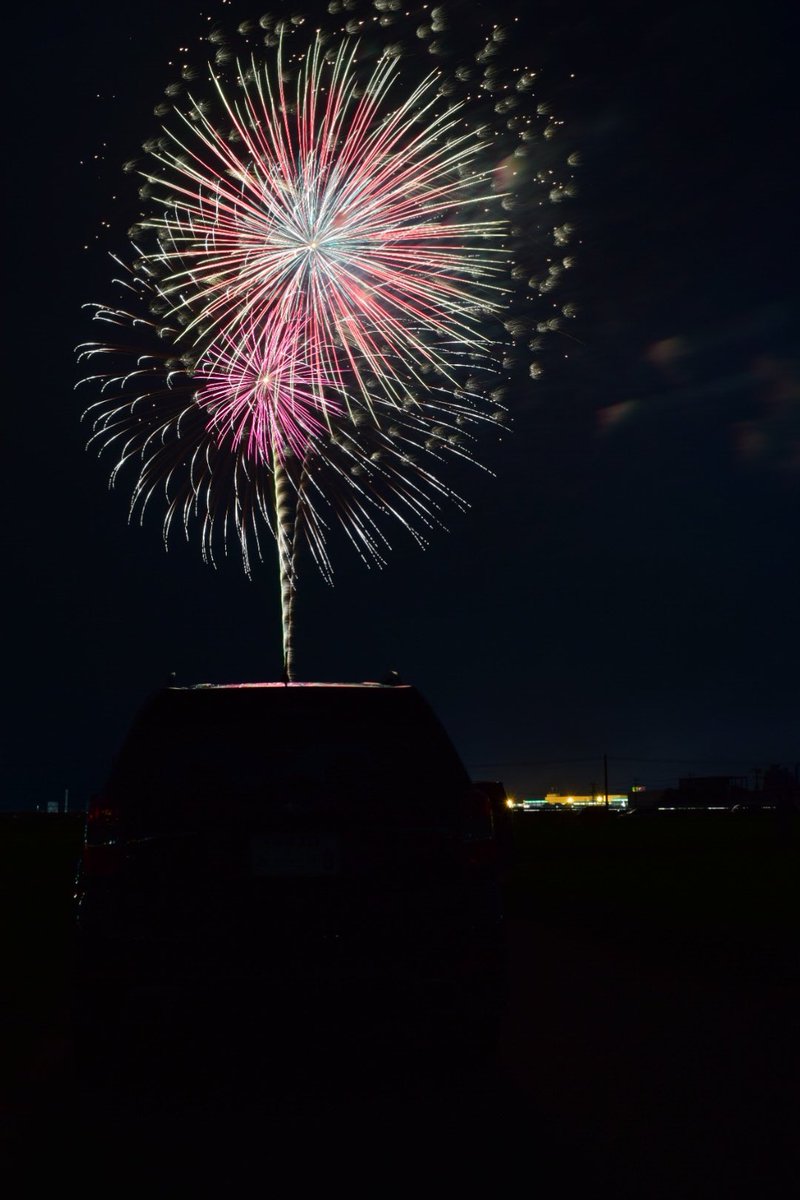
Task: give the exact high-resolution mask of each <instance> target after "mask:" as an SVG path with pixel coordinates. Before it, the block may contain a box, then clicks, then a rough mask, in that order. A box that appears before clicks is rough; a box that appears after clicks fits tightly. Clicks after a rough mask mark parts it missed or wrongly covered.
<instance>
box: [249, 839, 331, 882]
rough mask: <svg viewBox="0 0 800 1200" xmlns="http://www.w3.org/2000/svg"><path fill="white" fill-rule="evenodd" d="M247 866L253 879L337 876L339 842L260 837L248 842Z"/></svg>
mask: <svg viewBox="0 0 800 1200" xmlns="http://www.w3.org/2000/svg"><path fill="white" fill-rule="evenodd" d="M250 866H251V868H252V871H253V874H254V875H259V876H267V877H273V878H284V879H285V878H297V877H302V876H320V875H338V873H339V869H340V853H339V841H338V838H335V837H316V838H312V837H310V838H299V837H298V838H287V837H285V836H283V837H282V836H280V835H277V836H273V835H271V834H261V835H259V836H257V837H254V838H253V839H252V840H251V842H250Z"/></svg>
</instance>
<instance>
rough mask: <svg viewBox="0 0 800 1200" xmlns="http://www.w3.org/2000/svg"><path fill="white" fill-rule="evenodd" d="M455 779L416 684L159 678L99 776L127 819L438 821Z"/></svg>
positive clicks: (458, 774) (459, 777)
mask: <svg viewBox="0 0 800 1200" xmlns="http://www.w3.org/2000/svg"><path fill="white" fill-rule="evenodd" d="M467 786H468V778H467V774H466V771H465V769H464V767H463V764H462V763H461V761H460V759H459V756H458V754H457V753H456V751H455V749H454V747H453V745H452V743H451V742H450V740H449V738H448V736H447V734H446V733H445V731H444V729H443V728H442V726H441V725H440V723H439V722H438V720H437V719H436V717H435V716H434V714H433V712H432V710H431V709H430V708H429V706H428V705H427V704H426V703H425V701H424V700H423V699H422V697H421V696H420V695H419V693H417V692H416V691H415V690H414V689H411V688H391V689H390V688H386V689H381V688H368V687H364V688H358V687H344V686H341V687H327V688H326V687H316V688H315V687H311V686H309V687H302V686H301V687H297V686H295V687H290V688H280V687H262V688H258V687H251V688H246V687H243V688H209V689H202V688H198V689H186V690H181V689H168V690H167V691H165V692H163V693H161V694H160V695H159V696H157V697H156V698H155V699H154V700H153V701H152V702H151V703H150V704H149V705H148V706H147V707H146V708H145V710H144V711H143V712H142V714H141V716H140V718H139V719H138V721H137V722H136V723H135V725H134V727H133V729H132V731H131V733H130V735H129V737H128V739H127V741H126V743H125V745H124V746H123V749H122V752H121V754H120V756H119V758H118V760H117V764H116V767H115V769H114V771H113V774H112V778H111V781H110V787H111V791H112V793H113V794H114V796H115V799H116V801H117V803H121V805H122V808H123V812H124V814H125V817H126V819H127V821H128V823H131V824H133V825H144V826H147V827H164V826H169V825H172V824H174V823H178V824H185V823H186V822H187V821H189V823H193V822H194V821H197V820H204V821H208V820H211V821H214V820H218V819H219V820H223V821H224V820H226V819H227V820H236V819H242V820H254V819H256V820H257V819H259V818H264V817H265V816H269V814H270V810H275V812H278V811H293V812H295V813H302V812H303V811H306V812H307V813H308V814H309V815H316V816H318V817H319V816H324V815H325V814H330V815H336V816H339V817H341V816H348V815H349V816H351V817H358V818H359V819H360V820H362V821H368V822H370V823H378V824H381V823H391V824H393V825H396V824H398V823H401V824H403V823H409V824H418V823H420V822H421V821H422V822H425V823H431V822H433V823H440V822H442V821H449V820H450V819H452V817H453V816H454V813H455V809H454V804H455V803H456V802H457V797H458V796H459V795H460V794H461V793H463V790H464V789H465V788H466V787H467Z"/></svg>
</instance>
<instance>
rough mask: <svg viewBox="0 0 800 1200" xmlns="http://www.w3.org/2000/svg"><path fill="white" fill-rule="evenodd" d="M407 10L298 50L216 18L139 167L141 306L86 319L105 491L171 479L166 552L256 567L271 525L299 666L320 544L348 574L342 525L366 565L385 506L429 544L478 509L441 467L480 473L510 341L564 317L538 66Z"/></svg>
mask: <svg viewBox="0 0 800 1200" xmlns="http://www.w3.org/2000/svg"><path fill="white" fill-rule="evenodd" d="M399 9H400V5H399V0H375V3H374V4H373V5H372V6H371V7H369V8H367V7H362V8H360V9H359V8H357V7H356V3H355V0H346V3H345V4H344V5H343V4H340V3H339V2H338V0H333V3H331V4H330V5H329V13H330V15H331V20H330V22H329V24H330V28H328V29H317V30H316V31H314V32H313V33H312V34H311V35H310V36H305V37H304V31H303V29H302V26H303V23H304V22H303V19H302V18H300V17H298V16H295V17H292V18H291V19H280V18H277V19H276V18H273V17H271V16H264V17H262V18H260V19H259V20H258V21H248V22H243V23H242V24H241V25H240V26H239V27H238V30H237V31H236V33H235V34H232V35H227V34H225V33H224V32H223V31H222V30H219V29H216V28H215V29H212V31H211V32H210V34H209V35H208V39H207V42H206V51H207V52H208V51H210V54H211V57H212V61H211V62H210V63H209V62H206V65H205V67H204V68H203V69H198V68H197V67H195V66H194V65H192V64H190V63H188V62H184V64H183V66H182V70H181V79H180V80H179V81H175V82H173V83H171V84H170V85H168V87H167V88H166V96H167V99H166V100H164V101H162V102H160V103H159V105H158V106H157V109H156V114H157V115H158V116H159V117H160V118H162V119H163V120H164V124H163V127H162V131H161V133H160V134H159V135H158V136H157V137H154V138H153V139H151V140H150V141H148V142H147V143H145V146H144V149H145V152H146V155H147V157H146V159H145V160H144V161H143V162H142V163H134V164H129V166H130V167H132V168H133V169H135V170H136V171H137V172H138V174H139V176H140V177H141V179H142V183H141V185H140V192H139V195H140V197H141V199H142V200H143V201H144V202H145V209H144V211H143V212H142V213H141V214H140V216H139V219H138V220H137V222H136V225H135V226H134V227H133V229H132V230H131V243H132V249H131V251H130V252H129V254H128V256H127V258H126V259H125V260H119V259H118V261H119V262H120V266H121V268H122V274H121V278H120V279H118V281H117V282H118V283H119V284H120V286H121V287H122V288H123V289H124V291H125V293H126V300H125V302H124V303H122V304H120V305H110V306H106V305H94V306H91V307H92V308H93V313H94V316H95V318H96V319H98V320H100V321H103V322H107V323H110V324H111V325H114V326H116V327H117V330H118V333H119V337H118V339H117V340H114V341H111V340H105V341H99V342H92V343H88V344H86V345H84V346H83V347H81V358H82V360H83V361H89V362H91V363H92V367H91V371H92V373H91V374H89V375H88V376H87V378H86V380H84V381H82V382H87V381H88V382H94V383H95V384H97V385H98V386H99V388H100V397H99V399H98V400H97V401H96V402H95V403H94V404H92V405H91V406H90V407H89V409H88V410H87V415H88V417H89V418H90V419H91V421H92V436H91V439H90V444H91V445H94V446H96V447H98V448H99V449H100V450H102V451H109V452H111V453H113V454H114V455H115V456H116V462H115V465H114V468H113V471H112V482H113V481H114V480H115V479H116V478H117V476H118V474H119V473H120V471H121V470H123V469H124V468H127V466H128V464H135V470H136V478H135V482H134V486H133V494H132V504H131V511H132V512H138V513H139V515H140V518H141V516H142V515H143V513H144V510H145V508H146V507H147V506H148V504H149V502H150V500H151V499H152V498H153V496H154V495H156V494H158V493H160V494H161V495H162V496H163V497H165V499H166V516H165V519H164V535H165V539H166V537H167V536H168V534H169V531H170V528H171V526H172V525H173V523H174V521H175V520H176V519H178V520H179V521H180V523H181V524H182V525H183V527H184V530H185V531H186V533H187V536H188V535H189V534H190V530H191V527H192V526H193V525H194V524H199V527H200V533H201V544H202V548H203V553H204V555H205V557H206V558H207V559H209V560H212V561H213V559H214V548H215V545H217V544H218V543H219V541H220V540H221V541H222V543H223V544H224V543H225V542H226V540H227V538H228V535H229V534H230V535H234V534H235V536H236V538H237V540H238V543H239V545H240V547H241V551H242V555H243V560H244V565H245V569H246V570H247V571H248V572H250V570H251V568H252V563H253V555H254V553H255V555H256V557H258V558H260V557H262V540H263V532H264V531H265V530H269V531H270V532H271V535H272V536H273V537H274V539H275V541H276V543H277V550H278V563H279V570H280V580H281V599H282V620H283V647H284V675H285V677H286V678H287V679H288V678H291V674H292V669H293V662H292V657H293V650H292V645H293V639H292V608H293V600H294V594H295V590H296V577H297V557H298V555H297V551H298V546H299V544H300V541H301V540H302V541H304V542H305V543H306V544H307V545H308V547H309V548H310V550H311V553H312V555H313V557H314V559H315V561H316V563H317V565H318V567H319V568H320V570H321V571H322V573H323V575H324V576H325V577H326V578H327V579H328V580H329V581H330V580H331V579H332V564H331V559H330V556H329V552H328V542H329V534H330V526H331V522H332V520H336V521H338V523H340V524H341V527H342V528H343V529H344V531H345V532H346V533H347V535H348V536H349V537H350V539H351V541H352V542H353V543H354V544H355V546H356V548H357V549H358V551H359V553H360V554H361V556H362V557H363V558H364V559H365V560H366V561H368V562H370V561H372V562H377V563H381V562H383V560H384V556H385V553H386V551H387V549H388V541H387V538H386V534H385V533H384V530H383V526H384V524H385V523H386V520H387V519H388V522H389V523H391V521H392V520H399V521H400V522H401V523H402V524H403V525H405V526H406V528H408V529H409V530H410V531H411V533H412V534H413V536H415V537H416V538H417V540H418V541H420V542H421V543H422V544H425V543H426V540H427V538H426V535H427V532H428V530H430V529H431V528H432V527H434V526H436V525H437V524H439V523H440V518H439V509H440V507H441V505H442V503H443V502H444V501H445V500H451V501H454V502H455V503H456V504H461V505H463V501H461V499H460V497H459V496H458V495H457V494H456V493H454V492H453V491H452V490H451V488H450V486H449V485H448V483H447V482H446V481H445V480H444V479H443V478H442V475H443V474H446V473H447V472H443V471H442V466H443V465H445V466H448V464H449V466H448V470H452V465H453V464H454V463H456V462H457V461H458V460H459V459H460V460H468V461H474V456H473V446H474V444H475V442H476V440H477V435H478V434H479V432H480V429H481V427H482V426H483V427H485V426H486V425H492V426H493V427H494V428H495V429H497V427H498V425H502V424H503V422H504V420H505V406H504V403H503V400H504V395H505V391H506V386H507V383H508V378H509V375H510V374H512V373H513V372H514V371H515V370H517V362H518V354H517V353H516V352H517V351H519V350H520V348H522V347H524V348H525V350H524V352H525V353H528V354H533V355H538V352H539V349H540V345H541V342H542V338H543V335H545V334H546V333H549V332H552V331H553V330H554V329H557V328H558V326H559V324H560V322H561V320H562V319H563V317H564V316H565V315H570V310H569V306H565V307H564V308H560V309H559V308H558V307H557V305H556V304H555V302H554V301H553V299H552V297H551V296H550V295H549V293H550V292H552V290H553V288H554V287H555V285H556V284H557V282H558V281H559V279H560V276H561V275H562V274H563V271H564V270H565V269H566V267H567V266H569V265H570V260H569V259H566V258H564V257H563V250H561V249H560V247H561V246H563V244H564V243H565V242H566V241H567V240H568V238H569V234H570V228H569V226H568V225H565V224H562V225H560V226H555V227H554V226H553V225H552V223H551V222H550V223H548V221H547V220H546V219H545V217H544V216H543V212H544V210H545V208H546V204H549V203H551V202H552V203H556V202H558V201H560V200H562V199H563V198H564V197H565V196H566V195H568V194H569V193H570V192H571V190H572V184H571V177H570V176H569V175H567V177H566V181H563V180H561V181H560V177H559V176H558V175H557V174H556V172H555V170H554V168H553V166H552V165H551V163H552V162H553V161H554V159H553V155H552V153H551V152H550V149H549V143H550V142H551V140H552V134H553V133H555V132H556V131H557V126H558V122H556V121H555V120H554V119H553V118H552V117H550V115H549V113H548V110H547V106H546V105H543V104H542V103H537V101H536V98H535V93H534V89H533V85H534V75H533V74H532V73H531V72H530V71H528V70H527V69H526V68H522V67H514V66H508V65H503V49H504V44H507V43H508V41H509V39H508V36H507V32H506V31H505V30H503V29H501V28H500V27H498V26H494V27H492V29H491V30H490V31H489V33H488V36H487V37H485V38H484V39H483V41H482V42H481V44H480V47H479V49H478V50H477V51H474V50H471V51H470V52H469V53H467V52H466V51H464V50H463V48H459V47H458V46H456V49H455V50H453V51H452V52H449V51H448V48H447V47H446V45H445V42H444V40H443V34H444V30H445V26H446V20H445V16H444V12H443V10H442V9H441V8H436V9H433V10H432V11H430V10H428V9H424V10H421V12H420V14H416V16H415V14H413V13H411V14H408V13H404V14H402V15H401V13H400V11H399ZM359 13H361V15H359ZM340 14H341V15H340ZM420 16H421V17H422V19H423V22H424V23H423V24H418V23H417V22H418V20H419V19H420ZM409 18H410V19H409ZM409 27H410V34H411V37H410V38H409ZM298 43H299V44H298ZM545 202H546V203H545ZM534 301H536V302H538V304H539V306H540V307H539V311H538V312H537V313H536V315H534V308H535V305H534V303H533V302H534ZM523 357H524V354H523ZM106 363H108V364H109V369H105V365H106ZM95 368H98V369H95ZM540 371H541V366H540V363H539V361H538V358H536V359H535V360H534V361H532V362H530V364H529V376H528V378H531V377H533V378H536V377H537V375H538V374H539V373H540Z"/></svg>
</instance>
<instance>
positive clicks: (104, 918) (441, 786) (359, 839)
mask: <svg viewBox="0 0 800 1200" xmlns="http://www.w3.org/2000/svg"><path fill="white" fill-rule="evenodd" d="M496 849H497V847H496V841H495V837H494V830H493V824H492V814H491V804H490V802H489V800H488V798H487V797H486V795H485V794H484V793H483V792H481V791H480V790H479V789H477V788H475V786H474V785H472V784H471V783H470V780H469V778H468V776H467V773H466V770H465V768H464V766H463V764H462V762H461V760H460V758H459V755H458V754H457V752H456V750H455V749H454V747H453V745H452V743H451V741H450V739H449V738H448V736H447V734H446V732H445V730H444V729H443V727H442V725H441V724H440V722H439V721H438V719H437V718H436V716H435V714H434V713H433V711H432V710H431V708H430V706H429V705H428V704H427V702H426V701H425V700H424V699H423V697H422V696H421V695H420V693H419V692H418V691H417V690H416V689H415V688H413V687H410V686H408V685H403V684H399V685H383V684H375V683H359V684H315V683H303V684H301V683H297V684H289V685H284V684H272V683H265V684H239V685H207V684H201V685H196V686H192V687H168V688H165V689H163V690H161V691H159V692H158V693H157V694H155V695H154V696H153V697H152V698H151V699H150V700H149V702H148V703H146V704H145V706H144V708H143V709H142V711H141V712H140V713H139V715H138V716H137V718H136V719H135V721H134V723H133V726H132V728H131V730H130V732H129V734H128V736H127V738H126V739H125V741H124V744H123V746H122V749H121V751H120V753H119V755H118V756H117V758H116V760H115V762H114V765H113V768H112V771H111V774H110V778H109V780H108V783H107V785H106V787H105V789H104V790H103V792H102V794H101V795H99V796H97V797H95V798H94V800H93V801H92V804H91V807H90V810H89V813H88V818H87V832H86V840H85V847H84V851H83V857H82V861H81V864H80V868H79V871H78V877H77V887H76V942H77V971H76V989H75V996H76V1003H75V1013H76V1027H77V1030H78V1036H79V1043H78V1044H79V1050H78V1053H79V1054H83V1053H85V1054H87V1056H91V1054H93V1053H95V1054H97V1053H98V1052H99V1055H100V1057H102V1056H103V1054H104V1053H105V1052H106V1051H107V1049H108V1046H109V1044H116V1043H117V1042H118V1041H119V1040H120V1030H121V1029H122V1030H124V1031H125V1032H126V1033H130V1031H131V1030H132V1029H135V1028H136V1027H137V1021H139V1022H140V1025H141V1027H142V1028H149V1027H151V1026H148V1022H152V1021H153V1020H154V1019H156V1018H157V1020H158V1022H166V1025H167V1026H168V1027H170V1028H171V1029H172V1031H173V1033H175V1032H178V1033H180V1032H181V1031H183V1030H184V1029H187V1028H193V1029H195V1030H197V1029H200V1030H203V1029H204V1030H206V1031H209V1030H216V1031H217V1033H216V1035H215V1036H217V1035H218V1034H219V1030H220V1029H223V1030H227V1031H228V1032H229V1033H230V1034H231V1036H242V1037H243V1038H244V1040H245V1042H246V1043H247V1044H248V1045H251V1044H253V1045H254V1044H255V1042H256V1041H258V1042H259V1046H260V1048H261V1050H262V1051H264V1050H265V1051H266V1053H267V1055H268V1056H269V1055H270V1054H272V1055H273V1056H274V1057H276V1058H277V1057H278V1056H280V1054H281V1053H283V1054H284V1055H288V1058H289V1060H292V1059H293V1056H294V1054H295V1052H296V1051H297V1050H299V1049H301V1048H303V1047H306V1046H308V1045H310V1044H312V1042H314V1041H315V1040H316V1041H315V1044H316V1045H317V1048H319V1046H320V1045H323V1046H327V1047H328V1048H329V1047H330V1046H331V1045H332V1044H334V1043H336V1044H344V1043H345V1042H346V1040H347V1039H348V1038H350V1037H355V1038H358V1037H359V1036H360V1034H361V1033H362V1032H363V1030H365V1029H370V1030H372V1031H375V1030H380V1031H381V1032H382V1033H383V1034H385V1035H387V1036H386V1041H387V1042H391V1043H393V1044H395V1045H398V1046H399V1045H400V1044H401V1043H402V1042H403V1041H404V1040H405V1041H407V1042H408V1043H409V1044H410V1045H415V1046H422V1047H427V1049H426V1053H427V1052H435V1051H436V1050H437V1049H444V1048H445V1047H448V1048H449V1050H450V1051H451V1052H453V1051H455V1053H456V1054H459V1053H460V1054H462V1055H463V1056H465V1058H470V1057H472V1056H473V1055H477V1054H485V1053H486V1051H487V1049H490V1048H491V1045H492V1042H493V1038H494V1036H495V1034H496V1031H497V1024H498V1015H499V1013H500V1010H501V1007H502V1004H503V1000H504V989H505V943H504V934H503V914H502V894H501V887H500V875H499V870H498V863H497V854H496ZM154 1014H155V1016H154ZM159 1027H160V1025H159Z"/></svg>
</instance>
